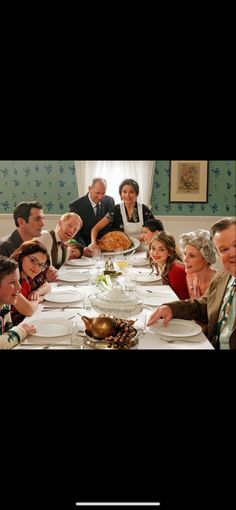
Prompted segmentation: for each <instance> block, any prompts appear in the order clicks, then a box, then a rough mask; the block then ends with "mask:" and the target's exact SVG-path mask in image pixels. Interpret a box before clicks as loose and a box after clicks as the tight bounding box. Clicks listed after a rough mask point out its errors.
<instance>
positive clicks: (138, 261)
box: [131, 257, 149, 267]
mask: <svg viewBox="0 0 236 510" xmlns="http://www.w3.org/2000/svg"><path fill="white" fill-rule="evenodd" d="M131 263H132V266H133V267H148V266H149V262H148V260H147V259H146V257H145V258H144V257H142V258H141V257H140V258H138V257H137V258H135V257H134V258H132V259H131Z"/></svg>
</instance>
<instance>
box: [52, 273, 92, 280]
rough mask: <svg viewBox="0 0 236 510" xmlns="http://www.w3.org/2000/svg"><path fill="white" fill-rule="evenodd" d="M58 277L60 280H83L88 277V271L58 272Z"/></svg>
mask: <svg viewBox="0 0 236 510" xmlns="http://www.w3.org/2000/svg"><path fill="white" fill-rule="evenodd" d="M58 278H59V280H61V281H62V282H85V281H86V280H88V279H89V272H88V271H86V273H73V272H72V271H70V272H68V273H61V274H59V275H58Z"/></svg>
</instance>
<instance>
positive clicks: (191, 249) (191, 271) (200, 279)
mask: <svg viewBox="0 0 236 510" xmlns="http://www.w3.org/2000/svg"><path fill="white" fill-rule="evenodd" d="M179 245H180V248H181V251H182V252H183V261H184V265H185V271H186V280H187V285H188V290H189V295H190V297H191V298H199V297H201V296H202V295H203V294H205V292H206V290H207V289H208V287H209V285H210V282H211V280H212V278H213V277H214V276H215V275H216V273H217V270H216V269H215V268H214V267H211V264H214V263H215V262H216V250H215V248H214V245H213V243H212V241H211V240H210V232H208V230H203V229H198V230H196V231H195V232H188V233H184V234H181V236H180V239H179Z"/></svg>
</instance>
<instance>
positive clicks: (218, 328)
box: [216, 278, 236, 339]
mask: <svg viewBox="0 0 236 510" xmlns="http://www.w3.org/2000/svg"><path fill="white" fill-rule="evenodd" d="M230 287H231V288H230V292H229V296H228V299H227V301H226V303H225V304H224V307H223V310H222V312H221V315H220V320H219V321H218V322H217V323H216V336H217V337H218V339H219V336H220V334H221V332H222V330H223V328H224V326H225V324H226V322H227V319H228V316H229V312H230V310H231V306H232V301H233V297H234V292H235V290H236V278H234V280H233V283H232V284H231V286H230Z"/></svg>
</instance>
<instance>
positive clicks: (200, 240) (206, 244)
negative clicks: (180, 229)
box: [179, 229, 216, 264]
mask: <svg viewBox="0 0 236 510" xmlns="http://www.w3.org/2000/svg"><path fill="white" fill-rule="evenodd" d="M186 244H192V246H195V248H197V249H198V250H199V251H200V253H201V255H202V256H203V257H204V259H206V260H207V262H208V264H214V263H215V262H216V250H215V247H214V245H213V243H212V241H211V239H210V232H209V231H208V230H203V229H198V230H195V232H188V233H186V234H181V236H180V238H179V245H180V248H181V250H182V251H184V248H185V245H186Z"/></svg>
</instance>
